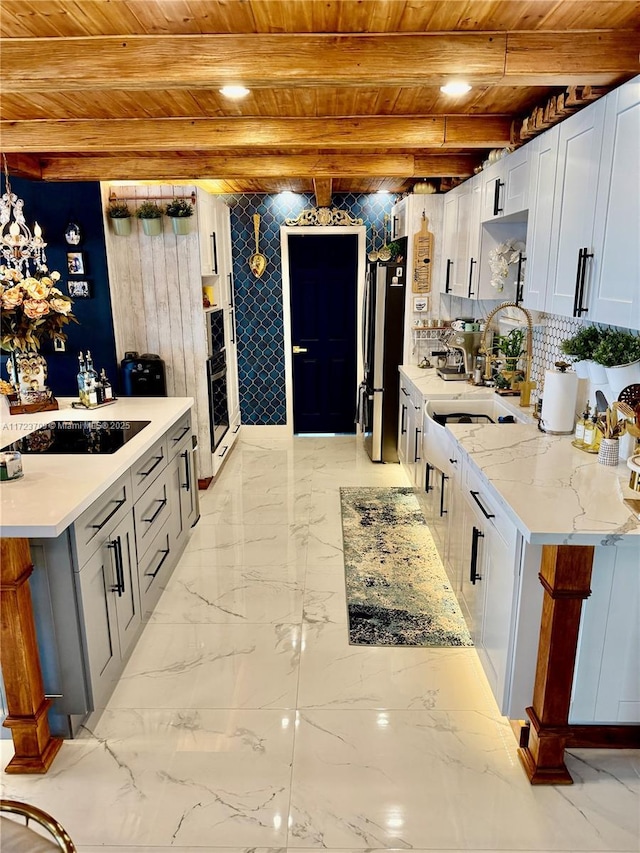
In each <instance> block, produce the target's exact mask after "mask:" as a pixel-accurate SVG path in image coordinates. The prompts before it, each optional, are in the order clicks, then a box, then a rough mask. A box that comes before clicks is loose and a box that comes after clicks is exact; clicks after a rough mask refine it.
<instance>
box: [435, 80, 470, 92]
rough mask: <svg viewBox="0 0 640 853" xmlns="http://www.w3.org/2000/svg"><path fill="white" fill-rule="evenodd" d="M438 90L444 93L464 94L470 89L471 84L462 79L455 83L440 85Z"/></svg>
mask: <svg viewBox="0 0 640 853" xmlns="http://www.w3.org/2000/svg"><path fill="white" fill-rule="evenodd" d="M440 91H441V92H444V94H445V95H466V94H467V92H470V91H471V86H470V85H469V84H468V83H464V82H463V81H462V80H460V81H458V82H455V83H447V85H446V86H440Z"/></svg>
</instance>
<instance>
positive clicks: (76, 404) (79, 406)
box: [71, 397, 118, 411]
mask: <svg viewBox="0 0 640 853" xmlns="http://www.w3.org/2000/svg"><path fill="white" fill-rule="evenodd" d="M117 402H118V398H117V397H114V398H113V400H107V402H106V403H96V405H95V406H85V404H84V403H81V402H80V400H74V401H73V403H72V404H71V408H72V409H87V411H93V409H102V408H104V407H105V406H111V405H113V403H117Z"/></svg>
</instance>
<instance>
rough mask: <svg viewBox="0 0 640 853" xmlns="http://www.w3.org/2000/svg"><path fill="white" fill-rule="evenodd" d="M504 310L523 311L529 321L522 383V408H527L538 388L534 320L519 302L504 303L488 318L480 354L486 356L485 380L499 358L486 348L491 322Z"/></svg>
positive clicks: (489, 376) (489, 377)
mask: <svg viewBox="0 0 640 853" xmlns="http://www.w3.org/2000/svg"><path fill="white" fill-rule="evenodd" d="M503 308H517V309H518V311H522V313H523V314H524V316H525V317H526V320H527V349H526V354H525V355H524V356H522V358H524V360H525V375H524V381H523V382H521V383H520V406H521V407H522V408H526V407H527V406H529V405H531V392H532V391H533V389H534V388H535V387H536V383H535V382H532V381H531V363H532V361H533V320H532V319H531V314H530V313H529V312H528V311H527V309H526V308H523V307H522V305H518V303H517V302H502V303H500V305H498V307H497V308H494V309H493V311H492V312H491V313H490V314H489V316H488V317H487V320H486V323H485V327H484V332H483V333H482V341H481V342H480V352H484V353H485V354H486V362H485V373H484V378H485V379H491V362H492V361H495V359H496V358H497V356H495V355H491V354H490V353H488V352H487V348H486V347H487V334H488V332H489V326H490V325H491V321H492V320H493V318H494V317H495V315H496V314H497V313H498V312H499V311H502V309H503Z"/></svg>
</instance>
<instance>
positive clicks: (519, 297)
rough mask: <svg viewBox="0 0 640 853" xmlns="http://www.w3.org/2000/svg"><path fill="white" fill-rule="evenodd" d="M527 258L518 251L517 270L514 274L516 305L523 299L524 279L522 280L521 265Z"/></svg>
mask: <svg viewBox="0 0 640 853" xmlns="http://www.w3.org/2000/svg"><path fill="white" fill-rule="evenodd" d="M526 260H527V259H526V258H525V256H524V255H523V254H522V252H518V272H517V275H516V305H520V303H521V302H522V300H523V299H524V281H522V265H523V263H524V262H525V261H526Z"/></svg>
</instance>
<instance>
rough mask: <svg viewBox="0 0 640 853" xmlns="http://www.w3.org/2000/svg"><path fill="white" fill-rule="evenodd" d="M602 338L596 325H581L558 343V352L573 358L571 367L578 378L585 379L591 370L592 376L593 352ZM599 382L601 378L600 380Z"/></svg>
mask: <svg viewBox="0 0 640 853" xmlns="http://www.w3.org/2000/svg"><path fill="white" fill-rule="evenodd" d="M601 339H602V332H601V330H600V329H599V328H598V326H582V328H580V329H578V331H577V332H576V333H575V335H573V337H571V338H567V339H566V340H564V341H562V343H561V344H560V352H561V353H562V354H563V355H568V356H571V358H573V359H574V362H573V369H574V370H575V372H576V373H577V374H578V377H579V378H580V379H586V378H587V377H588V376H589V375H590V372H591V375H592V380H593V379H594V377H593V367H592V365H593V364H594V361H593V353H594V351H595V349H596V347H597V346H598V344H599V343H600V340H601ZM600 381H601V382H602V381H603V380H600Z"/></svg>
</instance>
